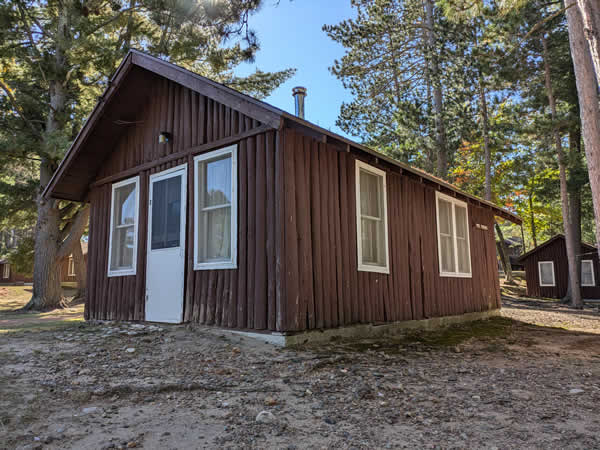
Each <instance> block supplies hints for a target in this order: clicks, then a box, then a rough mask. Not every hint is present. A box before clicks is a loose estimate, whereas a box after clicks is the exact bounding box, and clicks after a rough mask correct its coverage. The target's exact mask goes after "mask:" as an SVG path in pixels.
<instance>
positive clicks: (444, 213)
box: [438, 199, 454, 235]
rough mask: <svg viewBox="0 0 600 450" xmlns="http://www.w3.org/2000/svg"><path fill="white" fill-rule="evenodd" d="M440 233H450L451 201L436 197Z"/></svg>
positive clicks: (451, 231) (451, 226) (451, 232)
mask: <svg viewBox="0 0 600 450" xmlns="http://www.w3.org/2000/svg"><path fill="white" fill-rule="evenodd" d="M438 209H439V215H440V217H439V221H440V233H443V234H448V235H452V234H453V228H454V226H453V225H452V203H450V202H447V201H444V200H442V199H438Z"/></svg>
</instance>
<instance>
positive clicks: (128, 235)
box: [110, 225, 134, 270]
mask: <svg viewBox="0 0 600 450" xmlns="http://www.w3.org/2000/svg"><path fill="white" fill-rule="evenodd" d="M133 232H134V226H133V225H128V226H125V227H121V228H117V229H115V230H113V239H112V249H111V264H110V268H111V270H119V269H130V268H131V267H133V244H134V239H133V238H134V236H133Z"/></svg>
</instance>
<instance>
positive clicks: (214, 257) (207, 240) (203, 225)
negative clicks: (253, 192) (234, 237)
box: [198, 206, 231, 262]
mask: <svg viewBox="0 0 600 450" xmlns="http://www.w3.org/2000/svg"><path fill="white" fill-rule="evenodd" d="M198 255H199V256H200V258H199V259H200V261H201V262H214V261H229V260H230V259H231V207H230V206H226V207H223V208H218V209H211V210H208V211H204V212H202V213H201V214H200V233H199V234H198Z"/></svg>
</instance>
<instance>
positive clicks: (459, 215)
mask: <svg viewBox="0 0 600 450" xmlns="http://www.w3.org/2000/svg"><path fill="white" fill-rule="evenodd" d="M454 214H456V236H457V237H459V238H463V239H466V238H467V232H468V230H467V208H463V207H462V206H458V205H455V206H454Z"/></svg>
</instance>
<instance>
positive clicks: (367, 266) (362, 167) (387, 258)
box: [355, 159, 390, 274]
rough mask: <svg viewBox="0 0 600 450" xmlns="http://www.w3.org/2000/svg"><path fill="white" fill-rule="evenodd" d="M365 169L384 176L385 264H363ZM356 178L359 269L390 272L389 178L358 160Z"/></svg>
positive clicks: (361, 270) (383, 172)
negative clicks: (362, 188) (362, 189)
mask: <svg viewBox="0 0 600 450" xmlns="http://www.w3.org/2000/svg"><path fill="white" fill-rule="evenodd" d="M361 170H364V171H366V172H369V173H371V174H373V175H376V176H378V177H381V178H383V189H382V192H383V217H382V219H381V220H383V224H384V227H383V229H384V232H383V233H384V236H383V238H384V239H383V240H384V247H385V266H375V265H372V264H363V262H362V260H363V259H362V220H361V219H362V214H361V212H360V171H361ZM355 179H356V183H355V184H356V248H357V253H358V254H357V257H358V270H359V271H360V272H377V273H388V274H389V273H390V252H389V240H388V210H387V208H388V205H387V180H386V173H385V171H383V170H381V169H378V168H377V167H373V166H371V165H370V164H367V163H365V162H363V161H360V160H358V159H357V160H356V169H355Z"/></svg>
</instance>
